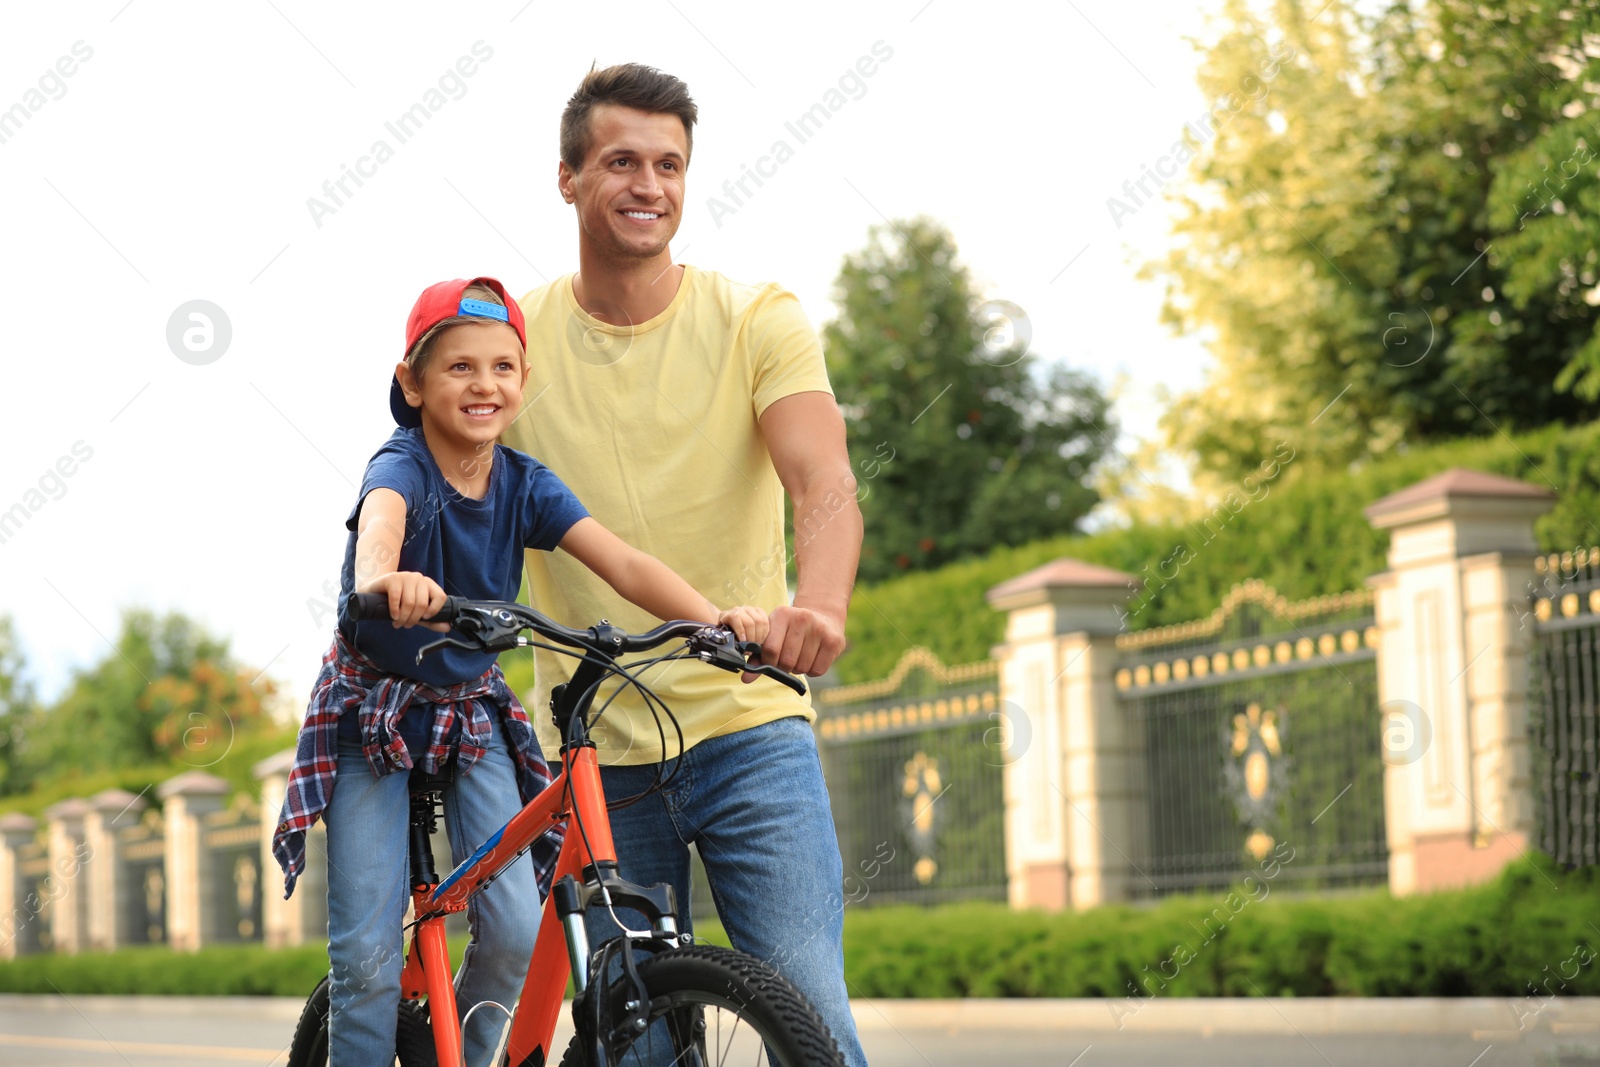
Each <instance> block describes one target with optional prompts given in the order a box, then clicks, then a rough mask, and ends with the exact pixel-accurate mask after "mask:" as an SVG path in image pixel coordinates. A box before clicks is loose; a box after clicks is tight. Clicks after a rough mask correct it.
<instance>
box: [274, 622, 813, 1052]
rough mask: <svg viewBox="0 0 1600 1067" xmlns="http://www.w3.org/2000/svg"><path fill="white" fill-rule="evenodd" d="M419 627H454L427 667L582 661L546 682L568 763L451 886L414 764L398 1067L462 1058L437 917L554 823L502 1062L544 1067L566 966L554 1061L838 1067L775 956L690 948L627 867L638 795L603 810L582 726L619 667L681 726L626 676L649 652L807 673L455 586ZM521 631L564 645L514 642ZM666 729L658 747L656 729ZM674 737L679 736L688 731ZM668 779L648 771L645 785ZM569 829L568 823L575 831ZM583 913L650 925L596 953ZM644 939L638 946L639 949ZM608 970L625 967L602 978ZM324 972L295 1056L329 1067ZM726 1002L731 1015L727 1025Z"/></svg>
mask: <svg viewBox="0 0 1600 1067" xmlns="http://www.w3.org/2000/svg"><path fill="white" fill-rule="evenodd" d="M350 611H351V615H352V617H354V618H357V619H388V618H389V607H388V599H387V597H386V596H385V595H383V594H357V595H354V596H352V597H351V599H350ZM428 621H443V622H448V623H450V624H451V626H452V632H451V633H450V634H449V635H446V636H444V637H442V638H440V639H439V640H436V641H433V642H431V643H430V644H428V645H426V646H424V647H423V648H422V650H421V651H419V652H418V659H419V661H420V659H421V658H422V657H423V656H425V655H427V654H429V653H430V652H433V651H436V650H438V649H440V648H445V647H451V646H454V647H458V648H466V649H470V650H473V651H487V652H502V651H506V650H508V649H512V648H528V647H538V648H545V649H549V650H551V651H555V652H560V653H562V654H566V655H571V656H573V657H574V658H576V659H578V660H579V661H580V662H579V664H578V667H577V669H576V670H575V671H574V672H573V676H572V678H571V680H570V681H568V682H566V683H564V684H562V685H558V686H556V687H555V690H554V692H553V693H552V694H551V698H550V706H551V712H552V714H553V716H554V719H555V724H556V727H557V728H558V729H559V730H560V734H561V737H562V738H563V739H564V743H563V745H562V746H561V763H562V766H561V771H560V773H559V774H558V775H557V776H556V778H555V779H554V781H552V782H551V783H550V785H549V786H548V787H546V788H545V789H544V791H543V792H541V793H540V794H539V795H538V796H537V797H535V798H534V799H532V800H531V801H529V802H528V803H527V804H526V805H525V806H524V807H523V808H522V810H521V811H519V812H518V813H517V814H516V815H515V816H513V817H512V819H511V821H510V822H508V823H507V824H506V825H505V826H504V827H503V828H501V829H500V830H499V831H498V832H497V833H495V834H492V835H491V836H490V837H489V839H488V840H487V841H485V842H484V843H483V844H481V845H480V846H479V847H478V848H477V849H476V850H475V851H474V852H473V853H472V854H471V855H470V856H469V857H468V858H467V859H466V860H465V861H464V862H463V863H462V864H461V865H460V866H459V867H457V868H456V869H455V870H454V871H452V872H451V873H450V874H448V875H447V876H445V877H444V878H443V879H440V878H439V877H438V876H437V874H436V873H435V872H434V867H433V851H432V847H431V843H430V840H429V837H430V834H431V833H432V831H433V829H434V827H435V825H436V816H437V812H438V809H439V805H440V803H441V802H442V797H441V794H440V790H441V789H442V788H443V786H444V785H445V784H446V781H447V779H445V778H444V777H442V776H440V775H434V776H427V775H423V774H422V773H421V771H420V769H419V770H418V771H416V772H414V777H413V781H412V800H411V830H410V834H409V839H410V842H411V845H410V857H409V864H408V866H409V885H410V889H411V900H412V910H413V915H414V918H413V919H412V921H411V922H409V923H407V924H406V927H407V929H408V930H410V931H412V937H411V942H410V945H409V947H408V948H406V950H405V952H406V962H405V965H404V969H403V972H402V975H401V1002H400V1004H399V1005H398V1007H397V1010H398V1013H399V1014H398V1021H399V1026H398V1030H397V1036H396V1050H395V1051H396V1055H397V1056H398V1057H399V1060H400V1063H401V1065H402V1067H424V1065H426V1067H434V1065H437V1064H446V1065H454V1064H460V1063H462V1044H461V1030H462V1022H465V1021H466V1020H462V1021H459V1022H458V1020H457V1007H456V999H455V987H454V985H453V982H452V978H453V973H452V968H451V966H450V957H449V952H448V948H447V946H446V943H445V929H444V923H445V918H446V916H448V915H450V914H452V913H454V912H458V911H462V910H464V909H465V908H466V906H467V901H468V900H469V899H470V898H471V897H472V896H473V894H475V893H477V892H478V891H479V890H481V889H483V888H484V887H485V886H487V885H488V884H489V883H490V882H492V881H493V880H494V879H495V877H496V876H498V875H499V873H500V872H501V871H503V870H504V869H505V868H506V867H508V866H509V865H510V864H511V863H512V862H514V861H515V860H516V859H517V858H518V857H520V856H522V855H523V853H525V852H526V851H527V850H528V849H529V848H530V847H531V846H532V845H533V843H534V842H535V841H537V840H538V839H539V838H540V837H541V836H543V835H544V834H545V833H547V832H549V831H551V830H552V829H555V828H560V829H561V830H562V831H563V832H564V836H563V839H562V844H561V851H560V856H559V859H558V860H557V862H556V866H555V871H554V874H553V876H552V886H551V890H550V893H549V894H548V896H547V897H546V899H545V902H544V906H543V910H542V912H541V922H540V926H539V936H538V939H537V943H536V945H535V948H534V954H533V957H532V959H531V960H530V961H529V965H528V974H527V978H526V979H525V980H524V984H523V988H522V995H521V996H520V998H519V999H518V1001H517V1003H516V1007H515V1010H514V1011H510V1012H508V1014H509V1015H510V1032H509V1034H508V1035H507V1036H506V1038H505V1041H504V1054H503V1058H502V1059H501V1060H500V1061H499V1062H501V1063H504V1064H510V1065H514V1067H544V1065H545V1064H546V1063H547V1062H548V1060H549V1055H550V1052H551V1043H552V1041H553V1040H554V1035H555V1027H556V1022H557V1020H558V1018H559V1016H560V1013H561V1006H562V1003H563V994H564V992H565V990H566V988H567V983H568V979H569V977H570V978H571V980H572V984H573V986H574V988H575V990H576V995H575V997H574V999H573V1002H572V1021H573V1025H574V1029H575V1030H576V1033H575V1034H574V1036H573V1038H572V1041H571V1043H570V1044H569V1045H568V1046H567V1049H566V1052H565V1054H564V1056H563V1057H562V1060H561V1063H562V1065H563V1067H610V1065H612V1064H621V1063H624V1062H628V1063H633V1062H646V1063H663V1064H673V1065H680V1064H681V1065H693V1067H708V1065H712V1064H717V1065H721V1064H724V1063H727V1062H732V1061H731V1060H730V1059H729V1057H730V1056H731V1055H732V1054H733V1053H735V1052H737V1053H738V1054H739V1055H740V1056H745V1055H749V1056H750V1057H751V1062H756V1063H760V1062H763V1061H764V1060H766V1061H770V1062H772V1063H781V1064H784V1065H785V1067H842V1065H843V1063H844V1060H843V1058H842V1057H841V1056H840V1054H839V1050H838V1048H837V1046H836V1045H835V1043H834V1040H833V1036H832V1035H831V1034H830V1033H829V1032H828V1029H827V1026H826V1025H825V1024H824V1023H823V1022H822V1020H821V1018H820V1017H819V1016H818V1015H817V1013H816V1011H815V1010H814V1009H813V1008H812V1007H811V1005H810V1004H809V1003H807V1002H806V1000H805V997H804V996H803V995H802V994H801V993H800V992H799V990H797V989H796V988H795V987H794V986H793V985H791V984H790V983H789V982H788V981H787V980H785V979H784V978H783V977H781V976H780V975H778V974H777V972H776V971H775V970H773V968H772V967H771V966H770V965H768V964H766V963H763V962H762V961H760V960H758V959H756V958H755V957H753V956H749V955H747V954H745V953H741V952H737V951H734V950H732V949H724V948H719V947H715V946H710V945H703V944H699V943H696V942H695V941H694V939H693V937H692V936H691V935H690V934H687V933H680V932H679V931H678V927H677V894H676V892H675V891H674V889H673V887H672V886H670V885H666V884H658V885H655V886H651V887H648V888H646V887H643V886H639V885H634V884H633V883H631V882H628V881H626V880H624V879H623V878H622V877H621V876H620V874H619V873H618V872H619V867H618V863H617V857H616V850H615V846H614V844H613V842H612V839H611V821H610V816H609V811H610V809H611V808H614V807H620V806H623V805H625V804H627V803H632V802H633V801H635V800H637V799H640V798H639V797H631V798H626V799H625V800H622V801H618V802H615V803H613V804H611V805H609V806H608V804H607V801H606V798H605V793H604V791H603V789H602V786H601V781H600V770H599V761H598V758H597V752H596V748H595V744H594V742H593V741H591V740H590V737H589V733H590V730H591V728H592V727H593V726H594V724H595V721H596V720H597V719H598V718H599V717H600V715H601V714H603V713H604V711H605V709H606V707H607V706H608V705H609V703H610V700H611V699H614V698H615V694H612V696H611V697H610V698H608V699H607V700H606V702H605V703H603V704H602V705H601V706H600V709H599V711H596V712H594V713H593V714H592V715H591V714H590V712H591V709H592V707H593V704H594V700H595V698H596V695H597V694H598V692H599V689H600V686H601V684H602V683H603V682H605V681H606V680H607V679H608V678H612V677H619V678H620V679H621V682H620V683H619V685H618V689H617V692H621V691H622V689H623V688H624V687H625V686H628V685H632V686H634V687H635V688H637V689H638V690H639V692H640V693H641V694H642V695H643V696H644V698H645V700H646V704H647V706H649V707H650V708H652V710H653V711H655V712H656V716H657V725H658V729H661V716H662V715H663V714H665V716H666V718H667V720H668V721H669V722H672V723H673V725H674V728H676V720H674V719H673V718H672V714H671V711H670V710H669V709H667V708H666V706H665V704H663V703H662V702H661V699H660V698H659V697H657V696H656V695H655V694H654V693H653V692H652V691H651V690H650V689H649V688H648V687H647V686H645V685H644V683H643V682H641V681H640V680H639V679H638V677H637V676H636V672H637V671H638V670H639V669H641V668H643V667H647V666H651V665H654V664H657V663H662V662H666V661H669V660H674V659H688V658H696V659H699V660H701V661H702V662H705V663H708V664H710V665H712V666H714V667H718V668H720V669H722V670H728V671H741V672H743V671H748V672H752V673H755V674H760V675H763V676H765V677H768V678H771V679H773V680H775V681H778V682H781V683H782V684H784V685H787V686H789V687H790V688H791V689H794V690H795V691H796V692H798V693H801V694H804V693H805V683H804V682H802V681H801V680H800V679H798V678H795V677H793V676H791V675H789V674H786V673H784V672H783V671H780V670H778V669H777V668H776V667H773V666H771V665H764V664H752V663H750V662H749V656H750V655H751V654H753V653H754V652H755V651H756V650H757V649H758V648H759V646H757V645H755V644H753V643H745V644H740V643H739V642H737V641H736V640H735V639H734V635H733V634H732V633H731V632H730V631H728V630H726V629H724V628H721V627H715V626H706V625H704V624H703V623H695V622H669V623H665V624H664V625H661V626H658V627H656V628H655V629H653V630H650V631H649V632H647V633H643V634H627V633H624V632H623V631H621V630H619V629H618V628H616V627H614V626H612V625H611V624H610V623H609V622H607V621H605V620H601V621H600V622H599V623H597V624H595V625H594V626H592V627H590V628H588V629H587V630H576V629H572V628H570V627H566V626H563V625H561V624H560V623H557V622H554V621H553V620H551V619H549V618H547V617H546V616H544V615H542V614H540V613H539V612H537V611H535V610H533V609H532V608H529V607H527V606H526V605H522V604H515V603H504V602H499V601H473V600H466V599H464V598H458V597H450V598H448V599H447V600H446V602H445V606H444V607H443V608H442V609H441V610H440V611H439V613H438V614H437V615H435V616H434V617H433V618H432V619H430V620H428ZM523 630H531V631H533V632H534V633H535V634H537V635H538V636H540V637H543V638H545V639H546V640H547V641H550V642H556V644H548V643H539V642H538V641H535V640H532V639H530V638H527V637H524V636H522V631H523ZM457 635H460V636H457ZM462 637H465V638H466V640H462V639H461V638H462ZM675 638H684V639H685V642H684V645H683V646H682V648H681V649H679V650H677V651H676V652H673V653H669V654H667V655H663V656H657V657H655V658H652V659H647V660H642V661H635V662H631V663H628V664H625V665H624V664H620V663H618V662H617V659H616V657H618V656H620V655H623V654H625V653H630V652H648V651H651V650H653V649H656V648H658V647H659V646H661V645H663V644H665V643H666V642H668V641H671V640H673V639H675ZM562 646H565V647H562ZM574 650H577V651H574ZM662 736H663V750H665V747H666V746H665V736H666V735H665V731H664V729H663V730H662ZM679 743H680V747H681V744H682V735H681V733H680V735H679ZM668 780H670V779H669V778H659V777H658V779H657V781H656V783H655V784H654V785H653V786H652V787H651V791H653V790H655V789H660V788H661V787H662V786H663V785H665V784H666V782H667V781H668ZM642 795H644V794H641V796H642ZM574 828H575V829H576V830H577V832H576V833H572V832H571V830H572V829H574ZM590 907H604V908H606V909H608V910H609V911H610V912H611V915H612V918H613V919H615V918H616V910H615V909H616V908H618V907H625V908H628V909H631V910H633V911H634V912H636V913H638V914H640V915H642V916H643V917H644V919H645V921H646V922H647V923H648V929H643V930H632V929H628V928H627V927H626V925H625V924H624V923H622V922H621V921H620V920H618V921H617V926H618V927H621V928H622V930H623V933H622V935H621V936H618V937H613V938H611V939H608V940H606V941H604V942H602V943H601V944H599V945H595V946H591V945H590V944H589V940H588V934H587V929H586V926H585V924H584V915H585V913H586V912H587V911H588V909H589V908H590ZM563 948H564V951H563ZM636 949H638V950H640V951H641V952H642V953H647V955H645V956H644V958H643V959H638V958H636V955H635V950H636ZM607 975H617V977H615V978H614V979H611V980H604V979H603V977H602V976H607ZM329 982H330V979H329V978H324V979H323V980H322V982H321V983H320V984H319V985H318V986H317V988H316V989H315V990H314V991H313V992H312V994H311V997H310V998H309V999H308V1000H307V1002H306V1006H305V1008H304V1009H303V1010H302V1012H301V1016H300V1020H299V1022H298V1024H297V1025H296V1027H295V1033H294V1040H293V1042H292V1043H291V1045H290V1051H289V1061H288V1062H289V1067H323V1065H324V1064H326V1063H327V1062H328V989H329ZM485 1006H488V1005H487V1003H485V1004H483V1005H479V1007H485ZM501 1007H502V1010H504V1008H503V1006H501ZM473 1010H474V1011H476V1010H477V1008H474V1009H473ZM711 1010H714V1011H716V1012H717V1015H716V1018H715V1021H714V1023H713V1022H711V1021H708V1020H707V1018H706V1015H707V1013H708V1011H711ZM723 1013H729V1014H731V1016H732V1019H731V1025H730V1024H729V1022H728V1021H726V1020H725V1019H724V1015H723ZM469 1014H470V1013H469ZM708 1042H715V1044H714V1046H711V1045H708ZM641 1056H642V1057H643V1059H641Z"/></svg>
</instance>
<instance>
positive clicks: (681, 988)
mask: <svg viewBox="0 0 1600 1067" xmlns="http://www.w3.org/2000/svg"><path fill="white" fill-rule="evenodd" d="M639 977H640V978H641V979H642V980H643V982H644V984H645V988H646V989H647V990H649V993H650V1000H651V1004H650V1019H651V1023H650V1027H649V1029H648V1030H646V1031H645V1035H644V1036H643V1037H642V1038H641V1039H640V1040H649V1041H650V1042H651V1045H650V1047H649V1048H645V1049H640V1048H638V1047H637V1045H636V1046H635V1047H632V1048H630V1050H629V1051H628V1052H627V1053H625V1054H624V1055H623V1057H622V1058H621V1059H620V1060H619V1061H618V1063H619V1065H626V1067H634V1065H636V1064H637V1065H639V1067H644V1065H649V1064H655V1063H661V1064H668V1063H671V1064H680V1065H684V1067H689V1065H696V1067H697V1065H699V1064H702V1063H703V1064H707V1065H713V1064H721V1063H723V1062H724V1061H727V1062H729V1063H732V1062H734V1061H733V1060H730V1059H729V1058H728V1054H729V1052H730V1051H731V1050H732V1049H733V1048H734V1047H736V1045H735V1042H736V1040H737V1039H738V1037H739V1035H738V1034H737V1033H736V1030H737V1028H738V1027H739V1026H740V1025H745V1026H748V1027H749V1028H750V1029H751V1030H753V1031H754V1032H755V1037H756V1038H759V1040H755V1039H753V1038H752V1039H749V1040H747V1041H746V1046H747V1047H746V1048H745V1049H744V1050H741V1051H740V1058H739V1059H738V1061H737V1062H739V1063H746V1062H748V1063H752V1064H754V1063H758V1062H759V1063H763V1064H767V1063H771V1064H773V1065H778V1064H781V1065H782V1067H844V1057H843V1056H841V1055H840V1053H839V1047H838V1045H837V1044H835V1042H834V1040H833V1035H832V1034H831V1033H830V1032H829V1031H828V1027H827V1026H826V1024H824V1023H823V1021H822V1017H821V1016H819V1015H818V1014H817V1012H816V1010H815V1009H814V1008H812V1007H811V1005H810V1004H809V1003H808V1002H807V1001H806V998H805V997H804V995H802V994H801V992H800V991H799V990H798V989H796V988H795V987H794V986H793V985H792V984H790V983H789V981H788V980H787V979H785V978H783V977H781V976H780V975H778V974H777V972H776V971H774V970H773V969H772V968H771V967H770V966H768V965H767V964H764V963H762V962H761V961H760V960H758V959H756V958H755V957H754V956H750V955H746V954H745V953H743V952H736V951H734V950H732V949H725V948H717V947H715V946H712V945H691V946H689V947H687V948H679V949H670V950H668V951H666V952H659V953H656V954H655V955H653V956H650V957H648V958H646V959H643V960H641V961H640V963H639ZM632 995H633V994H632V986H631V985H630V984H629V983H628V982H627V980H626V979H619V980H618V981H617V982H614V983H613V984H612V985H611V988H610V989H609V990H608V991H607V992H606V1000H605V1005H604V1011H603V1016H602V1018H603V1019H606V1020H610V1019H621V1018H623V1017H624V1016H626V1015H627V1012H626V1010H625V1008H624V1003H625V1002H626V1001H627V1000H629V999H631V998H632ZM705 1008H717V1009H719V1011H728V1012H732V1013H733V1014H734V1015H735V1017H736V1021H735V1023H734V1026H733V1029H732V1030H730V1028H729V1026H728V1024H726V1023H725V1022H722V1019H721V1016H720V1014H719V1018H718V1022H719V1023H721V1030H717V1029H716V1027H714V1026H713V1024H711V1023H709V1022H706V1021H705V1019H704V1015H703V1011H704V1009H705ZM697 1019H698V1020H699V1023H700V1025H699V1027H698V1028H697V1027H696V1026H695V1020H697ZM714 1031H715V1033H714ZM685 1032H695V1033H697V1034H699V1035H700V1036H701V1041H700V1042H697V1043H696V1044H694V1045H688V1047H686V1045H687V1044H688V1043H687V1042H685V1041H683V1040H682V1037H683V1034H684V1033H685ZM724 1032H726V1036H727V1038H728V1039H729V1040H728V1044H727V1045H723V1044H721V1038H722V1036H723V1033H724ZM713 1037H714V1038H715V1039H716V1040H717V1045H716V1049H715V1051H713V1052H710V1053H708V1052H707V1050H706V1048H705V1047H704V1041H705V1040H706V1039H712V1038H713ZM658 1039H659V1041H660V1047H657V1041H658ZM763 1045H764V1046H765V1054H764V1057H763V1055H762V1051H763V1050H762V1046H763ZM697 1053H698V1055H696V1054H697ZM561 1067H595V1064H594V1062H593V1057H592V1056H591V1055H590V1049H589V1048H588V1047H586V1046H585V1044H584V1042H583V1039H582V1037H581V1035H580V1036H577V1037H574V1038H573V1039H572V1042H571V1044H569V1045H568V1046H567V1051H566V1054H565V1055H564V1056H563V1057H562V1058H561Z"/></svg>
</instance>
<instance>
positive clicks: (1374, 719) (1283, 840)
mask: <svg viewBox="0 0 1600 1067" xmlns="http://www.w3.org/2000/svg"><path fill="white" fill-rule="evenodd" d="M1117 644H1118V648H1119V651H1120V653H1121V662H1122V664H1123V666H1122V667H1121V668H1120V669H1119V670H1118V671H1117V675H1116V684H1117V689H1118V692H1119V695H1120V698H1121V700H1122V702H1123V705H1124V707H1125V709H1126V711H1127V713H1128V714H1129V715H1131V716H1133V718H1134V720H1135V721H1134V723H1133V725H1134V726H1135V728H1136V729H1135V731H1134V736H1136V737H1140V738H1142V744H1143V748H1144V753H1145V771H1146V780H1147V782H1148V785H1149V823H1148V826H1147V828H1146V833H1145V834H1144V835H1143V837H1142V838H1139V839H1138V840H1137V844H1135V845H1134V846H1133V849H1134V853H1135V854H1133V855H1131V856H1130V858H1131V859H1132V861H1133V863H1134V865H1135V866H1136V867H1137V872H1136V873H1135V875H1134V878H1133V882H1132V889H1133V893H1134V894H1135V895H1136V896H1144V897H1151V896H1160V895H1164V894H1167V893H1172V892H1181V891H1193V890H1207V889H1218V888H1222V887H1224V886H1227V885H1229V884H1232V883H1235V882H1237V881H1238V880H1240V879H1241V878H1243V877H1244V876H1246V875H1247V874H1249V873H1250V872H1251V871H1252V870H1256V869H1258V868H1259V866H1260V865H1261V864H1263V863H1264V862H1266V863H1271V862H1273V861H1276V862H1277V864H1278V873H1277V875H1276V877H1277V878H1278V879H1279V881H1278V883H1277V884H1280V885H1289V884H1292V885H1296V886H1299V887H1301V888H1313V887H1317V888H1325V887H1334V886H1350V885H1367V884H1381V883H1383V882H1384V881H1385V880H1386V878H1387V874H1388V846H1387V843H1386V838H1385V832H1384V806H1383V805H1384V795H1383V754H1382V748H1381V745H1382V734H1381V729H1380V725H1381V724H1380V718H1379V710H1378V697H1377V667H1376V658H1377V652H1376V645H1377V631H1376V629H1375V628H1374V627H1373V618H1372V594H1371V593H1370V592H1368V591H1357V592H1350V593H1344V594H1340V595H1337V596H1328V597H1319V598H1317V599H1314V600H1309V601H1303V602H1300V603H1289V602H1287V601H1285V600H1284V599H1283V598H1282V597H1279V596H1277V594H1276V593H1274V592H1273V591H1272V590H1271V589H1270V588H1268V587H1266V586H1264V585H1262V584H1261V583H1259V582H1250V583H1246V584H1245V585H1242V586H1236V587H1235V588H1234V590H1233V591H1232V592H1231V593H1230V594H1229V595H1228V597H1227V598H1226V599H1225V600H1224V601H1223V603H1222V605H1221V606H1219V607H1218V609H1217V610H1216V611H1215V612H1213V613H1212V615H1211V616H1210V617H1209V618H1208V619H1204V620H1200V621H1196V622H1191V623H1184V624H1181V625H1178V626H1169V627H1163V628H1162V629H1159V630H1150V631H1144V632H1141V633H1133V634H1124V635H1123V636H1122V637H1120V638H1118V641H1117Z"/></svg>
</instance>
